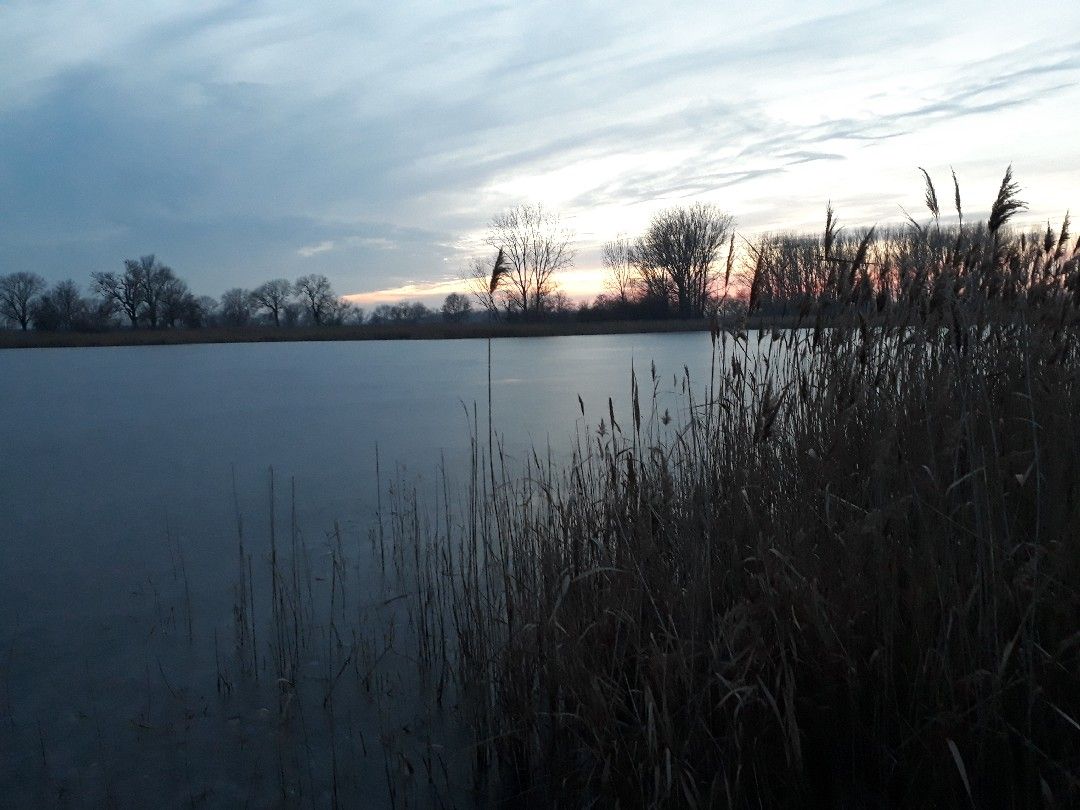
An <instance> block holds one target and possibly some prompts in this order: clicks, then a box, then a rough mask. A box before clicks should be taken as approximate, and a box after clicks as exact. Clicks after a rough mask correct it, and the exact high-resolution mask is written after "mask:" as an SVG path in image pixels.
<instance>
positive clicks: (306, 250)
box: [296, 239, 334, 259]
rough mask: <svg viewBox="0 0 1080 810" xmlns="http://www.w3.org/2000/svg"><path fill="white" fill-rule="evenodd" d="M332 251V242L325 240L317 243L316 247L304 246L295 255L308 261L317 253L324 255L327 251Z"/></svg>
mask: <svg viewBox="0 0 1080 810" xmlns="http://www.w3.org/2000/svg"><path fill="white" fill-rule="evenodd" d="M333 249H334V242H333V240H330V239H327V240H325V241H323V242H319V244H317V245H305V246H304V247H302V248H300V249H299V250H298V251H296V253H297V255H299V256H303V257H304V258H305V259H310V258H311V257H312V256H315V255H318V254H319V253H326V252H327V251H328V250H333Z"/></svg>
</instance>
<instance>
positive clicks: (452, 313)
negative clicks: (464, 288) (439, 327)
mask: <svg viewBox="0 0 1080 810" xmlns="http://www.w3.org/2000/svg"><path fill="white" fill-rule="evenodd" d="M471 314H472V302H471V301H469V298H468V296H466V295H462V294H461V293H456V292H452V293H450V294H449V295H448V296H446V299H445V300H444V301H443V305H442V316H443V320H444V321H450V322H452V323H457V322H460V321H464V320H467V319H468V317H469V316H470V315H471Z"/></svg>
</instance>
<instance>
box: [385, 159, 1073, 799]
mask: <svg viewBox="0 0 1080 810" xmlns="http://www.w3.org/2000/svg"><path fill="white" fill-rule="evenodd" d="M926 180H927V194H926V201H927V205H928V207H929V209H930V211H931V214H932V220H931V222H930V223H928V224H927V225H925V226H921V225H918V223H914V224H913V226H912V227H909V228H906V229H904V230H896V229H893V230H889V229H884V230H870V231H861V232H857V233H853V234H845V233H843V232H842V231H840V230H839V229H838V227H837V225H836V220H835V218H834V215H833V212H832V209H831V207H830V209H829V215H828V222H827V225H826V231H825V234H824V236H823V237H821V238H817V239H811V238H807V237H798V238H795V237H791V236H780V237H769V238H768V239H765V240H762V242H761V243H760V244H758V245H757V246H755V250H754V251H753V252H752V255H751V259H750V262H751V265H750V268H749V270H748V281H749V285H748V286H749V288H750V289H751V290H752V291H753V292H752V296H753V299H754V300H753V307H754V309H760V308H765V307H768V306H770V304H771V303H775V302H776V301H777V300H779V298H780V292H781V290H780V287H779V286H778V284H779V282H780V281H783V280H784V279H791V278H798V279H802V280H803V281H804V282H805V281H807V279H810V281H809V282H807V286H806V291H805V293H804V294H802V295H801V297H799V295H796V296H794V297H792V296H789V297H788V299H787V300H789V301H791V300H794V302H795V303H794V306H793V307H792V309H791V310H789V312H793V313H794V314H795V317H796V319H797V322H796V325H797V326H798V327H799V328H794V329H784V330H779V329H778V330H774V331H768V330H762V331H758V332H757V333H756V334H755V333H753V332H750V331H747V330H746V329H743V328H739V327H731V326H721V325H719V324H717V325H716V326H715V328H714V329H713V332H712V340H713V347H714V370H713V374H712V375H711V379H710V380H709V381H708V387H707V388H706V389H705V393H704V395H702V394H701V392H700V391H699V390H698V388H697V385H698V383H697V381H695V380H691V379H690V378H689V373H688V372H687V373H685V374H684V375H683V376H682V377H681V378H677V379H675V380H674V381H673V385H674V388H675V389H676V390H675V393H676V394H677V397H678V399H679V407H678V408H677V409H676V416H675V418H672V416H671V414H670V409H671V406H670V405H669V403H668V401H667V399H666V394H665V391H666V389H667V380H666V379H665V380H661V379H659V378H658V376H657V373H656V371H655V369H653V370H652V373H651V374H650V376H649V379H648V383H647V384H646V385H647V387H646V389H645V392H644V395H643V394H642V391H641V390H640V388H641V386H642V384H643V382H644V381H639V380H638V378H637V375H636V373H635V374H634V375H633V376H632V379H631V387H632V391H631V394H632V395H631V407H630V409H629V412H628V413H617V412H616V410H615V408H614V406H613V404H612V403H611V401H610V400H609V402H608V407H607V409H606V412H603V413H601V414H599V417H600V418H599V420H598V421H596V422H589V421H587V419H586V417H587V415H588V411H587V408H586V404H585V403H584V402H582V403H581V411H582V416H583V422H582V427H581V428H580V429H579V431H578V434H577V439H576V442H575V443H574V445H573V447H572V448H571V450H570V452H569V453H568V455H567V456H565V457H556V456H554V455H553V454H552V453H551V451H548V452H547V454H546V455H545V456H543V457H542V456H541V455H540V453H539V452H538V451H533V452H532V453H531V454H530V455H529V457H528V458H527V459H525V460H521V459H518V460H514V461H512V460H510V459H508V458H507V457H506V456H505V455H504V454H503V453H501V452H500V451H499V449H498V446H499V441H498V436H497V435H496V436H494V437H493V438H492V439H491V440H489V443H488V446H487V447H486V448H485V447H483V446H481V445H480V444H479V442H478V441H475V440H474V444H473V451H472V461H471V470H472V474H471V479H470V480H469V481H468V482H467V488H466V491H465V493H464V495H463V497H462V499H461V501H454V500H453V499H452V498H449V497H447V498H446V502H445V503H443V504H442V505H441V506H440V507H439V508H438V509H436V510H435V511H436V512H439V511H440V510H441V511H442V516H441V517H440V518H439V519H438V520H437V521H436V522H435V523H432V522H431V516H430V513H429V512H428V511H426V509H427V507H425V506H423V505H422V504H421V503H420V500H419V499H417V498H413V499H411V500H407V501H405V502H400V501H399V502H398V503H396V504H395V506H394V508H393V510H392V511H393V514H394V516H395V517H394V519H393V521H391V524H390V526H389V527H388V532H389V535H388V542H389V544H390V549H391V551H390V552H389V553H390V554H391V556H392V558H393V559H394V560H395V567H394V568H393V570H389V571H388V576H390V577H391V578H394V577H396V578H397V579H396V580H395V581H396V582H397V584H398V587H399V588H400V590H401V592H403V593H407V594H408V599H407V602H408V606H409V616H410V623H411V626H412V627H414V628H415V629H416V631H417V632H416V644H417V660H418V662H419V664H420V666H421V668H422V669H423V671H424V672H426V673H429V674H430V675H431V678H430V679H429V683H435V684H437V690H438V694H439V700H440V702H441V701H442V699H443V695H444V694H446V693H447V691H448V690H452V692H453V694H454V698H455V702H456V703H457V704H458V705H459V706H460V711H462V712H463V713H464V714H463V716H464V717H465V718H467V720H468V722H469V723H470V724H471V727H472V728H473V729H474V742H473V750H474V752H475V756H474V768H475V773H476V778H477V782H478V784H481V783H482V784H483V785H484V786H486V789H487V790H489V791H494V792H495V793H496V794H500V795H501V796H502V797H503V798H504V799H511V798H512V799H513V800H514V801H515V802H517V803H519V804H521V803H532V804H534V805H537V806H542V805H550V804H560V805H565V806H578V805H583V804H590V805H591V804H599V805H601V806H613V807H629V806H635V807H636V806H648V807H663V806H687V807H706V806H710V807H711V806H718V807H743V806H751V805H752V806H756V807H762V806H766V807H783V806H805V805H807V804H815V805H817V804H820V805H836V806H895V807H909V806H927V805H930V806H968V805H974V806H1029V805H1036V804H1039V803H1045V804H1047V805H1050V804H1055V803H1056V804H1060V805H1062V806H1064V805H1068V804H1071V803H1073V802H1076V801H1077V800H1078V799H1080V778H1078V777H1077V774H1078V773H1080V624H1078V620H1077V617H1078V616H1080V592H1078V590H1077V586H1076V583H1077V581H1078V574H1080V544H1078V543H1077V537H1078V531H1080V469H1078V464H1080V386H1078V383H1080V376H1078V374H1080V357H1078V345H1080V344H1078V343H1077V337H1078V326H1080V250H1078V249H1080V244H1077V243H1076V242H1073V241H1072V237H1071V236H1070V235H1069V233H1068V222H1067V218H1066V222H1065V224H1064V225H1063V226H1062V228H1061V229H1060V231H1049V232H1048V233H1046V234H1038V235H1033V234H1030V233H1017V232H1013V231H1010V229H1009V227H1008V220H1009V218H1010V217H1011V216H1012V215H1013V214H1014V213H1015V212H1016V211H1018V210H1021V208H1022V206H1023V203H1022V202H1020V201H1019V200H1018V199H1017V187H1016V185H1015V183H1014V181H1013V180H1012V176H1011V171H1010V172H1009V173H1007V174H1006V176H1005V179H1004V180H1003V182H1002V185H1001V190H1000V192H999V195H998V198H997V199H996V200H995V201H994V204H993V206H992V209H991V211H992V213H991V217H990V220H989V221H988V222H987V223H985V224H971V223H965V222H964V221H963V219H962V216H963V214H962V211H961V210H960V205H959V202H960V200H959V186H958V184H957V185H956V203H957V209H958V214H959V215H960V219H959V223H958V224H957V225H955V226H946V225H943V224H942V223H941V222H940V211H939V209H938V198H937V194H936V192H935V191H934V189H933V186H932V183H931V182H930V178H929V176H928V175H927V177H926ZM796 264H797V265H798V266H796ZM586 424H588V425H589V426H588V427H586V426H585V425H586ZM485 462H487V464H485ZM425 515H427V517H426V518H425Z"/></svg>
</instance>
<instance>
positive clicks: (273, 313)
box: [251, 278, 292, 326]
mask: <svg viewBox="0 0 1080 810" xmlns="http://www.w3.org/2000/svg"><path fill="white" fill-rule="evenodd" d="M291 297H292V285H291V284H289V282H288V281H287V280H286V279H283V278H276V279H274V280H273V281H267V282H265V283H264V284H260V285H259V286H258V287H256V288H255V289H254V290H252V291H251V300H252V303H253V304H254V305H255V309H256V310H259V309H263V310H266V312H267V313H269V315H270V317H272V318H273V319H274V326H281V314H282V312H283V310H284V309H285V306H286V304H288V303H289V299H290V298H291Z"/></svg>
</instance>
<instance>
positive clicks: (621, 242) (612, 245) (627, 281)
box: [600, 234, 641, 306]
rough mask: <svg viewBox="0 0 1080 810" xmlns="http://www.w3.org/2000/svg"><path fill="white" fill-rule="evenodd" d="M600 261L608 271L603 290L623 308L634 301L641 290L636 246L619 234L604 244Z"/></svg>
mask: <svg viewBox="0 0 1080 810" xmlns="http://www.w3.org/2000/svg"><path fill="white" fill-rule="evenodd" d="M600 261H601V262H603V265H604V268H605V269H606V270H607V271H608V275H607V278H605V279H604V287H605V289H607V291H608V292H609V293H610V294H611V295H612V296H614V297H615V298H616V299H617V300H618V303H620V304H622V305H624V306H625V305H626V304H629V303H630V302H631V301H634V300H636V299H637V297H638V294H639V292H640V288H641V276H640V275H639V273H638V266H637V253H636V245H635V244H634V243H633V242H632V241H631V240H630V239H629V238H628V237H627V236H625V235H624V234H619V235H618V236H617V237H616V238H615V239H613V240H612V241H610V242H606V243H605V244H604V247H603V248H602V249H601V251H600Z"/></svg>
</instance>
